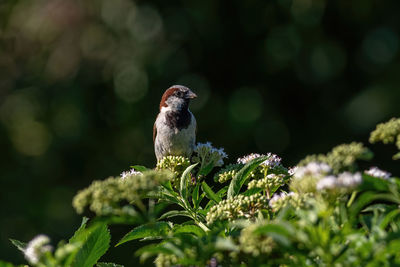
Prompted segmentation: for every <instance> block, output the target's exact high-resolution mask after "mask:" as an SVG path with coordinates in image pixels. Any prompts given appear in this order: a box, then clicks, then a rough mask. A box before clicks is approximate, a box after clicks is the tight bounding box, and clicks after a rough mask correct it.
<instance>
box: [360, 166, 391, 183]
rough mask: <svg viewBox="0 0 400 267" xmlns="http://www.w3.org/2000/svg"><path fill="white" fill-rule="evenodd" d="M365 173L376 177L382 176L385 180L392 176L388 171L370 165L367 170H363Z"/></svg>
mask: <svg viewBox="0 0 400 267" xmlns="http://www.w3.org/2000/svg"><path fill="white" fill-rule="evenodd" d="M365 173H366V174H368V175H370V176H373V177H376V178H382V179H384V180H387V179H389V178H390V177H391V176H392V174H391V173H390V172H387V171H384V170H381V169H379V168H378V167H371V168H370V169H369V170H367V171H365Z"/></svg>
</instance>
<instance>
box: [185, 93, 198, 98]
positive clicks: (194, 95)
mask: <svg viewBox="0 0 400 267" xmlns="http://www.w3.org/2000/svg"><path fill="white" fill-rule="evenodd" d="M196 97H197V95H196V94H195V93H193V92H192V91H188V92H187V93H186V98H189V99H192V98H196Z"/></svg>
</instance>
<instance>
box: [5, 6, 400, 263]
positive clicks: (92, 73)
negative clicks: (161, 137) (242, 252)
mask: <svg viewBox="0 0 400 267" xmlns="http://www.w3.org/2000/svg"><path fill="white" fill-rule="evenodd" d="M399 11H400V1H396V0H393V1H388V0H387V1H385V0H376V1H375V0H352V1H349V0H338V1H323V0H292V1H291V0H276V1H260V0H249V1H216V0H202V1H164V0H159V1H131V0H112V1H111V0H85V1H83V0H82V1H81V0H79V1H78V0H69V1H65V0H35V1H29V0H25V1H21V0H20V1H15V0H0V151H1V154H0V155H1V156H0V188H1V194H0V259H3V260H8V261H13V262H15V263H22V262H23V257H22V256H21V254H20V253H19V252H18V251H17V249H15V248H14V247H12V245H11V244H10V242H9V241H8V238H15V239H19V240H22V241H29V240H30V239H31V238H33V237H34V236H35V235H36V234H39V233H44V234H47V235H49V236H50V237H51V238H52V242H53V245H56V243H57V242H58V241H59V240H61V239H67V238H69V237H70V236H71V235H72V233H73V230H74V229H75V228H76V227H77V226H78V225H79V223H80V220H81V218H80V216H78V215H77V214H76V213H75V212H74V210H73V209H72V206H71V201H72V197H73V196H74V194H75V193H76V192H77V190H79V189H82V188H84V187H86V186H87V185H89V184H90V182H91V181H93V180H94V179H103V178H105V177H108V176H111V175H118V174H119V173H120V172H121V171H123V170H126V169H128V168H129V166H130V165H132V164H140V165H146V166H149V167H152V166H154V164H155V157H154V155H153V145H152V126H153V122H154V119H155V116H156V115H157V113H158V102H159V100H160V98H161V95H162V93H163V92H164V90H165V89H166V88H168V87H169V86H170V85H173V84H183V85H186V86H188V87H190V88H191V89H192V90H193V91H194V92H196V93H197V94H198V98H197V99H196V100H195V101H194V102H193V103H192V104H191V110H192V111H193V113H194V114H195V116H196V118H197V122H198V134H197V138H198V141H200V142H205V141H211V142H212V143H213V144H214V145H215V146H217V147H224V148H225V151H226V152H227V153H228V154H229V161H230V162H234V161H235V159H236V158H237V157H238V156H243V155H244V154H247V153H250V152H259V153H266V152H274V153H277V154H278V155H280V156H281V157H282V158H283V161H284V164H285V165H286V166H291V165H294V164H296V163H297V162H298V160H300V159H301V158H303V157H304V156H305V155H307V154H309V153H325V152H327V151H328V150H330V149H331V148H332V147H333V146H335V145H337V144H341V143H345V142H351V141H354V140H356V141H361V142H364V143H366V144H367V142H368V136H369V132H370V131H372V130H373V129H374V127H375V125H376V123H378V122H382V121H385V120H388V119H390V118H391V117H394V116H399V112H400V106H399V99H400V90H399V89H398V84H399V82H400V72H399V69H400V58H399V45H400V40H399V27H400V19H399ZM370 147H371V148H372V149H373V150H374V152H375V154H376V158H375V159H374V161H373V162H372V163H370V164H372V165H378V166H380V167H381V168H383V169H386V170H389V171H391V172H394V173H397V174H398V173H399V170H400V169H399V166H398V163H396V162H393V161H391V156H392V155H393V154H394V152H395V147H394V146H384V145H373V146H370ZM367 165H369V164H367ZM126 230H127V229H125V228H123V227H120V228H118V227H116V228H114V229H113V233H114V235H113V238H114V239H115V240H117V239H118V238H120V237H121V235H122V234H123V231H126ZM115 240H113V242H114V244H115ZM104 260H110V261H111V260H113V261H116V262H117V263H123V264H126V265H127V266H129V265H131V264H132V263H133V262H135V259H134V257H133V247H132V245H131V246H130V245H124V246H121V248H118V250H115V249H111V250H110V254H108V256H107V257H105V258H104Z"/></svg>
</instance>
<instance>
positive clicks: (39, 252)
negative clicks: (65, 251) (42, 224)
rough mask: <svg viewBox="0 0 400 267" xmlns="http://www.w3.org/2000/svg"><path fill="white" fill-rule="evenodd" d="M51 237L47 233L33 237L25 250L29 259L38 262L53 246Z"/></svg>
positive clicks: (34, 262)
mask: <svg viewBox="0 0 400 267" xmlns="http://www.w3.org/2000/svg"><path fill="white" fill-rule="evenodd" d="M48 243H50V239H49V237H48V236H46V235H38V236H36V237H35V238H34V239H32V240H31V241H30V242H29V243H28V244H27V246H26V248H25V250H24V255H25V258H26V259H27V261H28V262H29V263H31V264H37V263H38V262H39V260H40V258H41V257H42V256H43V255H44V254H45V253H46V252H48V251H51V250H52V249H53V248H52V246H50V245H47V244H48Z"/></svg>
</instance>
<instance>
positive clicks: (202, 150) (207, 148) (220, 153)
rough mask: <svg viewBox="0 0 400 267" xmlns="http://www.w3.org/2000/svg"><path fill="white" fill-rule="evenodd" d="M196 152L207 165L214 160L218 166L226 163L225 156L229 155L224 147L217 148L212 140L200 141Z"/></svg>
mask: <svg viewBox="0 0 400 267" xmlns="http://www.w3.org/2000/svg"><path fill="white" fill-rule="evenodd" d="M194 152H196V153H197V154H198V157H199V158H200V159H201V160H202V161H203V162H204V163H205V164H206V165H207V164H209V163H212V162H213V163H214V166H218V167H220V166H222V165H224V158H227V157H228V155H227V154H226V153H225V151H224V149H223V148H215V147H213V146H212V144H211V142H207V143H198V144H197V145H196V148H195V149H194Z"/></svg>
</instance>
